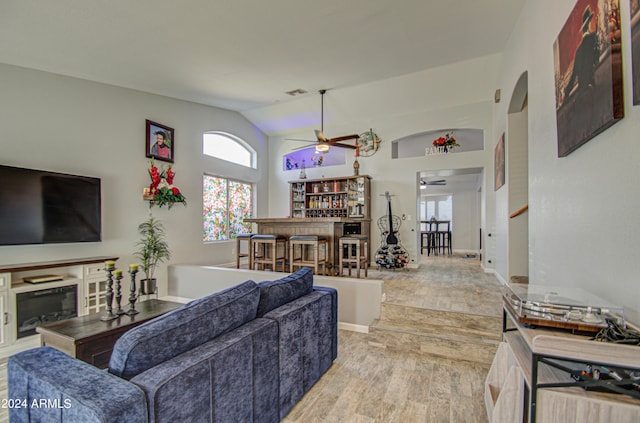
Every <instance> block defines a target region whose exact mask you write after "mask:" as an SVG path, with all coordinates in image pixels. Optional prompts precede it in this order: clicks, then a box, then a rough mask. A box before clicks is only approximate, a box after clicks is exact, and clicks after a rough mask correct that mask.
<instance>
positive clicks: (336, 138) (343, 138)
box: [329, 134, 360, 142]
mask: <svg viewBox="0 0 640 423" xmlns="http://www.w3.org/2000/svg"><path fill="white" fill-rule="evenodd" d="M358 138H360V135H357V134H351V135H343V136H341V137H335V138H329V142H340V141H347V140H357V139H358Z"/></svg>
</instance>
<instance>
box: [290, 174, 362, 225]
mask: <svg viewBox="0 0 640 423" xmlns="http://www.w3.org/2000/svg"><path fill="white" fill-rule="evenodd" d="M289 184H290V185H291V217H294V218H323V217H332V218H335V217H341V218H353V219H368V218H369V204H370V190H371V187H370V184H371V177H369V176H367V175H361V176H346V177H338V178H324V179H309V180H298V181H291V182H289Z"/></svg>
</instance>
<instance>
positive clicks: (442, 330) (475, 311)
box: [0, 256, 502, 423]
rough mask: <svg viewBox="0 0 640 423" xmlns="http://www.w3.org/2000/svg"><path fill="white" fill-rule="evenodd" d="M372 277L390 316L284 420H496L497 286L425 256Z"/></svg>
mask: <svg viewBox="0 0 640 423" xmlns="http://www.w3.org/2000/svg"><path fill="white" fill-rule="evenodd" d="M369 277H370V278H377V279H383V280H384V281H385V288H384V290H385V301H384V303H383V316H382V318H381V319H380V321H377V322H373V325H372V328H371V332H370V333H368V334H362V333H355V332H349V331H342V330H341V331H340V332H339V335H338V336H339V351H338V358H337V360H336V361H335V363H334V364H333V366H332V367H331V368H330V369H329V371H327V373H325V374H324V375H323V376H322V378H321V379H320V381H318V383H316V385H315V386H314V387H313V388H312V389H311V390H310V391H309V392H308V393H307V394H306V395H305V396H304V398H303V399H302V400H301V401H300V402H299V403H298V404H297V405H296V406H295V407H294V408H293V409H292V410H291V412H290V413H289V414H288V415H287V416H286V418H285V419H284V420H283V421H284V422H286V423H303V422H304V423H313V422H327V423H328V422H336V423H338V422H339V423H343V422H363V423H365V422H366V423H369V422H385V423H386V422H402V423H413V422H427V423H431V422H443V423H444V422H450V423H462V422H477V423H485V422H487V417H486V412H485V408H484V401H483V390H484V380H485V378H486V375H487V372H488V369H489V363H488V362H487V361H488V358H490V357H487V356H490V355H491V351H493V350H492V348H494V347H495V345H496V344H497V340H498V339H499V324H498V323H499V321H500V317H501V310H502V308H501V307H502V306H501V299H500V283H499V282H498V281H497V279H496V278H495V277H494V276H493V275H491V274H486V273H484V271H483V270H482V269H481V268H480V262H479V261H478V260H477V259H466V258H463V257H460V256H438V257H426V256H422V257H420V263H419V267H418V269H409V270H396V271H393V270H382V271H379V270H376V269H373V270H371V271H370V272H369ZM385 307H386V308H385ZM441 316H445V317H443V318H441ZM464 326H467V327H466V328H465V327H464ZM494 335H495V336H494ZM433 340H436V341H437V342H432V341H433ZM483 348H484V349H487V348H488V352H487V351H485V352H484V353H483V354H481V355H478V354H476V352H477V351H478V350H481V349H483ZM2 398H7V379H6V361H5V360H2V361H0V399H2ZM6 421H8V417H7V410H3V409H0V423H2V422H6ZM132 423H134V422H132Z"/></svg>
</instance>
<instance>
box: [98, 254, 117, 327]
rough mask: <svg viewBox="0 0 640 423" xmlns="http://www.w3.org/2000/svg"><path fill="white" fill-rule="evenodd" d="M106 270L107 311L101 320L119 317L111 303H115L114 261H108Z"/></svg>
mask: <svg viewBox="0 0 640 423" xmlns="http://www.w3.org/2000/svg"><path fill="white" fill-rule="evenodd" d="M105 270H106V271H107V293H106V295H105V300H106V303H107V311H106V312H105V314H103V315H102V316H101V317H100V320H102V321H103V322H108V321H110V320H114V319H117V318H118V315H117V314H113V308H112V307H111V304H112V303H113V271H114V270H115V268H114V266H113V264H112V263H106V266H105Z"/></svg>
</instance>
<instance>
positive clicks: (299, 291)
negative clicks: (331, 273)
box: [258, 267, 313, 317]
mask: <svg viewBox="0 0 640 423" xmlns="http://www.w3.org/2000/svg"><path fill="white" fill-rule="evenodd" d="M258 286H259V287H260V303H259V304H258V317H262V316H264V315H265V314H266V313H268V312H270V311H271V310H274V309H276V308H278V307H280V306H281V305H283V304H286V303H289V302H291V301H293V300H295V299H297V298H300V297H302V296H303V295H307V294H308V293H310V292H311V290H312V289H313V271H312V270H311V269H310V268H309V267H303V268H302V269H300V270H298V271H297V272H294V273H292V274H290V275H289V276H286V277H284V278H282V279H278V280H275V281H266V282H261V283H259V284H258Z"/></svg>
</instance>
